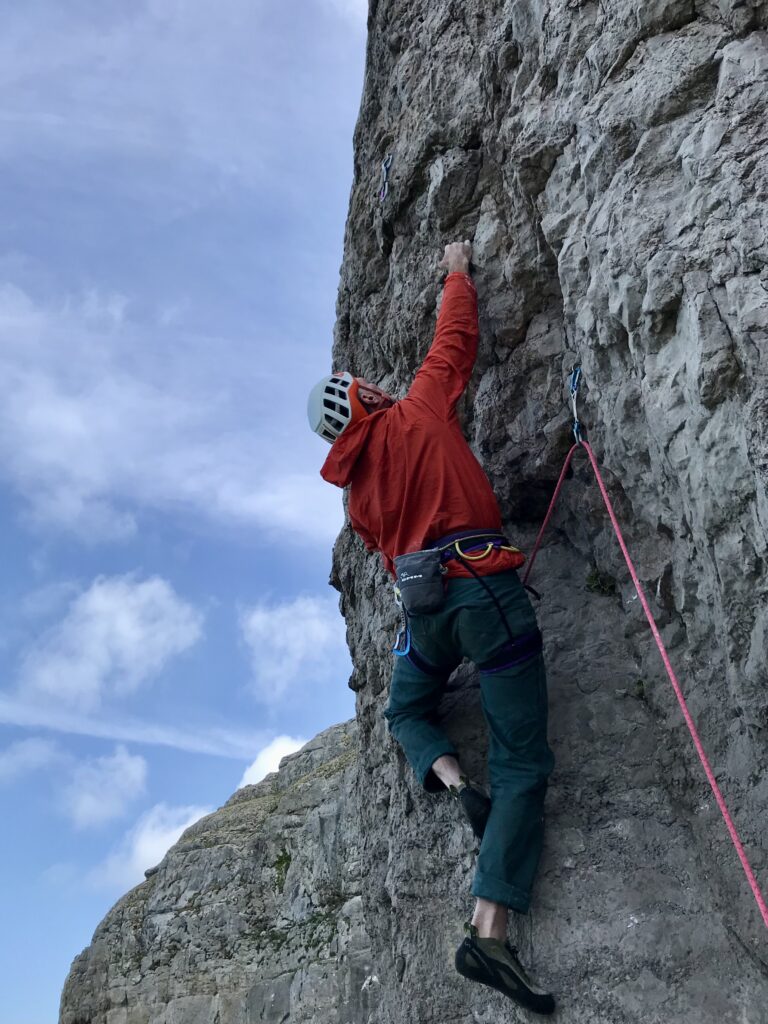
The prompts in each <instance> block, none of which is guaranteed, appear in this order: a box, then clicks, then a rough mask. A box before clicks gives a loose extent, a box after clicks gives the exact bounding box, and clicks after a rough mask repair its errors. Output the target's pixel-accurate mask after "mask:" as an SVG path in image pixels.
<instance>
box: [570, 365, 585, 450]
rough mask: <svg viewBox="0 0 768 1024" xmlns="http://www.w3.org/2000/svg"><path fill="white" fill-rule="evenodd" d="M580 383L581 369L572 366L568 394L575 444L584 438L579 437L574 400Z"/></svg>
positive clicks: (579, 426)
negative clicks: (571, 410)
mask: <svg viewBox="0 0 768 1024" xmlns="http://www.w3.org/2000/svg"><path fill="white" fill-rule="evenodd" d="M580 383H581V367H580V366H574V368H573V370H572V371H571V379H570V384H569V388H570V392H571V405H572V406H573V437H574V440H575V441H576V444H581V442H582V441H583V440H584V438H583V437H582V436H581V423H579V413H578V410H577V408H576V399H577V398H578V397H579V384H580Z"/></svg>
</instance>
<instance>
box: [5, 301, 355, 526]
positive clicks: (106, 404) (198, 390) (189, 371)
mask: <svg viewBox="0 0 768 1024" xmlns="http://www.w3.org/2000/svg"><path fill="white" fill-rule="evenodd" d="M159 315H160V314H158V316H159ZM150 335H151V338H152V341H151V344H150V343H149V341H148V338H149V337H150ZM265 342H266V344H268V345H270V346H272V347H276V346H277V343H276V342H274V341H273V340H272V339H268V340H266V339H265ZM283 376H284V375H283ZM284 390H285V382H284V380H282V381H281V380H280V374H279V373H278V371H277V370H274V371H266V370H260V369H256V368H254V365H253V352H252V350H251V349H250V347H247V346H244V345H242V344H241V343H240V342H238V341H232V340H227V339H225V338H201V337H195V336H194V335H191V334H190V333H189V332H187V333H184V332H183V330H182V329H181V328H179V327H174V326H166V327H163V326H161V325H160V324H159V323H154V324H147V323H146V322H138V321H136V320H131V319H130V317H128V316H127V314H126V300H125V299H124V298H121V297H119V296H106V297H102V298H100V297H99V296H98V295H96V294H95V293H93V292H89V293H87V294H86V295H85V296H83V297H82V298H81V299H80V300H79V301H77V302H76V301H74V300H73V299H71V298H70V299H66V300H63V301H60V302H59V303H58V304H56V305H48V306H40V305H37V304H35V303H34V302H33V301H32V299H31V298H30V297H29V296H28V295H27V294H26V293H24V292H23V291H21V290H20V289H18V288H16V287H15V286H13V285H10V284H6V285H5V286H2V285H0V477H5V479H6V480H7V481H8V482H9V483H10V484H11V486H12V487H14V489H15V490H16V491H17V492H18V493H19V494H20V495H22V497H23V498H24V499H25V501H26V507H27V509H28V519H29V521H30V522H31V523H32V524H37V525H38V526H41V527H51V526H53V527H55V528H56V529H57V530H63V531H68V532H73V533H75V534H77V535H78V536H79V537H80V538H81V539H83V540H85V541H89V542H93V541H101V540H126V539H128V538H130V537H131V536H133V534H134V533H135V531H136V529H137V524H136V512H137V510H139V509H141V508H152V509H161V510H164V511H178V510H179V509H180V508H183V509H184V511H185V513H186V512H193V513H195V514H196V515H199V516H201V517H205V518H207V519H209V520H213V521H214V522H216V523H220V524H223V525H226V526H231V525H233V524H235V525H238V524H239V525H243V526H245V527H250V528H258V529H260V530H262V531H265V532H267V533H268V534H269V535H270V536H272V537H274V536H275V535H278V536H281V537H283V536H284V535H285V533H286V532H287V533H288V534H290V536H291V538H292V539H294V540H295V539H297V538H299V539H301V540H302V541H303V542H305V543H306V542H318V541H319V542H323V543H328V542H330V541H332V539H333V537H334V536H335V534H336V533H337V532H338V529H339V528H340V526H341V523H342V518H343V517H342V509H341V499H340V495H339V492H338V490H337V489H336V488H334V487H331V486H329V485H328V484H326V483H324V482H323V481H322V480H321V478H320V476H319V474H318V472H317V470H318V468H319V466H318V465H317V464H316V461H317V452H316V449H315V448H314V446H312V445H311V444H310V443H305V444H299V443H298V442H297V438H298V437H299V436H300V437H301V438H302V440H304V441H307V442H308V441H309V433H308V428H307V427H306V424H305V423H304V421H303V416H302V415H301V410H298V409H294V407H293V406H294V405H301V403H300V402H299V403H293V404H290V405H289V407H288V408H287V409H286V408H283V409H282V411H281V416H280V418H279V420H276V419H275V416H274V405H273V403H272V399H273V398H274V397H275V396H279V395H280V394H281V393H282V392H283V391H284ZM265 395H268V396H269V397H270V402H269V403H266V404H265V403H264V402H262V401H259V400H258V399H259V397H260V396H262V397H263V396H265ZM302 459H303V460H304V462H303V463H302V461H301V460H302ZM308 513H309V514H308Z"/></svg>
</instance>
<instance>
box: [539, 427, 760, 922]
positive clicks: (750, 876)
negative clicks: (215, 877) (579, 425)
mask: <svg viewBox="0 0 768 1024" xmlns="http://www.w3.org/2000/svg"><path fill="white" fill-rule="evenodd" d="M579 447H582V448H584V450H585V451H586V453H587V455H588V456H589V461H590V462H591V463H592V469H593V470H594V471H595V477H596V478H597V486H598V487H599V488H600V493H601V494H602V496H603V501H604V502H605V507H606V508H607V509H608V515H609V516H610V519H611V523H612V524H613V529H614V531H615V533H616V539H617V540H618V542H619V547H620V548H621V553H622V554H623V555H624V560H625V562H626V563H627V568H628V569H629V574H630V576H631V577H632V582H633V583H634V585H635V590H636V591H637V596H638V597H639V598H640V603H641V604H642V606H643V611H644V612H645V617H646V618H647V619H648V624H649V625H650V627H651V632H652V633H653V639H654V640H655V641H656V646H657V647H658V649H659V654H661V660H662V661H663V662H664V668H665V669H666V670H667V675H668V676H669V681H670V682H671V683H672V687H673V689H674V691H675V695H676V697H677V700H678V703H679V704H680V709H681V710H682V712H683V718H684V719H685V724H686V725H687V726H688V731H689V732H690V734H691V738H692V739H693V745H694V746H695V747H696V753H697V754H698V755H699V760H700V761H701V764H702V766H703V768H704V772H705V774H706V776H707V780H708V781H709V784H710V786H711V787H712V792H713V793H714V794H715V800H717V806H718V807H719V808H720V812H721V814H722V815H723V818H724V820H725V824H726V827H727V828H728V832H729V833H730V836H731V840H732V842H733V845H734V846H735V847H736V853H737V854H738V855H739V860H740V861H741V866H742V867H743V868H744V873H745V874H746V876H747V881H748V882H749V885H750V888H751V889H752V893H753V895H754V897H755V900H756V901H757V905H758V907H759V909H760V913H761V915H762V918H763V923H764V924H765V926H766V928H768V907H766V904H765V899H764V898H763V894H762V892H761V891H760V886H759V885H758V884H757V879H756V878H755V873H754V871H753V870H752V868H751V866H750V863H749V861H748V860H747V855H746V853H745V852H744V847H743V845H742V843H741V839H739V834H738V832H737V831H736V826H735V825H734V823H733V819H732V818H731V815H730V813H729V811H728V808H727V807H726V805H725V800H724V799H723V794H722V793H721V792H720V787H719V786H718V784H717V781H716V779H715V776H714V772H713V771H712V768H711V766H710V764H709V761H708V759H707V755H706V754H705V753H704V748H703V746H702V744H701V740H700V739H699V734H698V732H697V731H696V726H695V725H694V724H693V719H692V718H691V713H690V711H689V710H688V705H687V704H686V702H685V697H684V696H683V691H682V688H681V686H680V683H679V682H678V679H677V676H676V675H675V672H674V669H673V668H672V664H671V662H670V660H669V655H668V654H667V650H666V648H665V646H664V641H663V640H662V639H661V634H660V633H659V629H658V626H657V625H656V620H655V619H654V617H653V613H652V612H651V609H650V606H649V604H648V600H647V598H646V596H645V592H644V590H643V587H642V584H641V583H640V580H639V579H638V576H637V572H636V571H635V567H634V565H633V564H632V559H631V558H630V557H629V551H628V550H627V545H626V544H625V543H624V537H623V536H622V533H621V529H620V527H619V523H618V520H617V519H616V513H615V512H614V511H613V505H612V504H611V499H610V498H609V497H608V491H607V490H606V489H605V484H604V483H603V478H602V476H601V475H600V469H599V468H598V465H597V459H596V458H595V454H594V452H593V451H592V449H591V448H590V446H589V445H588V444H587V442H586V441H584V440H582V441H581V442H580V443H577V444H574V445H573V447H572V448H571V450H570V451H569V452H568V455H567V457H566V460H565V464H564V466H563V468H562V471H561V473H560V478H559V480H558V481H557V486H556V487H555V493H554V494H553V496H552V501H551V502H550V505H549V508H548V510H547V514H546V516H545V518H544V522H543V523H542V526H541V529H540V530H539V534H538V536H537V538H536V543H535V544H534V546H533V551H532V553H531V557H530V559H529V561H528V568H527V569H526V572H525V576H524V578H523V583H527V582H528V577H529V576H530V575H531V570H532V569H533V563H534V562H535V560H536V555H537V554H538V551H539V548H540V546H541V541H542V538H543V536H544V531H545V530H546V528H547V524H548V523H549V520H550V519H551V518H552V512H553V511H554V508H555V504H556V503H557V499H558V496H559V494H560V491H561V489H562V486H563V481H564V480H565V474H566V473H567V471H568V466H569V465H570V464H571V459H572V458H573V453H574V452H575V451H576V449H577V448H579Z"/></svg>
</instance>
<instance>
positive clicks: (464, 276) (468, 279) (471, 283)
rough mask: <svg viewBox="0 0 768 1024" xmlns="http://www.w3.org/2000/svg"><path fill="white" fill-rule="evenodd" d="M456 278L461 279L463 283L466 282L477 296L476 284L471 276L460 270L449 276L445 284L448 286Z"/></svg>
mask: <svg viewBox="0 0 768 1024" xmlns="http://www.w3.org/2000/svg"><path fill="white" fill-rule="evenodd" d="M454 277H460V278H461V279H462V280H463V281H466V282H467V284H468V285H469V287H470V288H471V289H472V291H473V292H474V293H475V294H477V288H475V282H474V281H473V280H472V278H471V277H470V276H469V274H462V273H461V271H460V270H454V272H453V273H452V274H449V275H448V277H446V279H445V284H448V282H449V281H451V280H452V279H453V278H454Z"/></svg>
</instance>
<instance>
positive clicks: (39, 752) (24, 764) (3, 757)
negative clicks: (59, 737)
mask: <svg viewBox="0 0 768 1024" xmlns="http://www.w3.org/2000/svg"><path fill="white" fill-rule="evenodd" d="M61 757H62V754H61V751H60V750H59V748H58V747H57V746H56V744H55V743H52V742H51V741H50V740H43V739H36V738H35V739H28V740H19V741H18V742H17V743H11V744H10V746H8V747H6V748H5V750H0V785H2V784H3V783H6V782H13V781H14V780H15V779H18V778H20V777H22V776H24V775H27V774H28V773H29V772H34V771H38V770H39V769H41V768H49V767H50V766H51V765H52V764H55V763H56V762H57V761H58V760H59V759H60V758H61Z"/></svg>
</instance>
